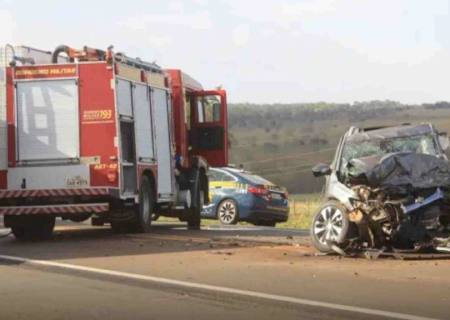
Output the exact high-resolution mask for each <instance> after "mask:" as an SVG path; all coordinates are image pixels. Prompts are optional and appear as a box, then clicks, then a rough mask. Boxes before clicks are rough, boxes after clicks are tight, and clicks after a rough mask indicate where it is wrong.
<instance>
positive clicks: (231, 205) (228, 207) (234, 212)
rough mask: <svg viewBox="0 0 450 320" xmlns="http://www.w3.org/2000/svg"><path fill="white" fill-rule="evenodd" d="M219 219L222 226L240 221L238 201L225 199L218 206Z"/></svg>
mask: <svg viewBox="0 0 450 320" xmlns="http://www.w3.org/2000/svg"><path fill="white" fill-rule="evenodd" d="M217 218H218V219H219V221H220V223H222V224H227V225H230V224H236V223H238V221H239V214H238V208H237V204H236V201H234V200H233V199H225V200H223V201H222V202H221V203H219V205H218V206H217Z"/></svg>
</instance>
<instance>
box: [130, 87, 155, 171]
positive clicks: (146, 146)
mask: <svg viewBox="0 0 450 320" xmlns="http://www.w3.org/2000/svg"><path fill="white" fill-rule="evenodd" d="M133 106H134V125H135V132H136V133H135V136H136V156H137V159H138V162H147V163H153V161H154V160H155V154H154V150H153V122H152V112H151V104H150V90H149V88H148V87H147V86H146V85H142V84H136V85H135V86H134V87H133Z"/></svg>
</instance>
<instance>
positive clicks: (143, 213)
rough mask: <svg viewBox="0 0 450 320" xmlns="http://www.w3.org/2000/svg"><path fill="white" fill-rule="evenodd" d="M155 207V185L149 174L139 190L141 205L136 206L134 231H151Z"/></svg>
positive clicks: (143, 178)
mask: <svg viewBox="0 0 450 320" xmlns="http://www.w3.org/2000/svg"><path fill="white" fill-rule="evenodd" d="M154 208H155V193H154V190H153V185H152V183H151V181H150V178H149V177H148V176H143V177H142V180H141V188H140V191H139V205H138V206H137V208H136V217H135V221H133V226H132V229H133V230H132V231H134V232H138V233H147V232H150V230H151V226H152V218H153V216H154V215H153V213H154V212H153V210H154Z"/></svg>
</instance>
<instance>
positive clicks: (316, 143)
mask: <svg viewBox="0 0 450 320" xmlns="http://www.w3.org/2000/svg"><path fill="white" fill-rule="evenodd" d="M406 122H409V123H418V122H432V123H434V124H435V125H436V127H437V128H438V129H439V130H441V131H447V132H450V103H446V102H441V103H436V104H423V105H402V104H400V103H397V102H392V101H371V102H356V103H353V104H328V103H311V104H287V105H286V104H285V105H283V104H271V105H256V104H232V105H230V106H229V127H230V140H231V149H230V153H231V161H230V162H231V163H233V164H235V165H239V164H243V165H244V167H245V168H246V169H248V170H251V171H254V172H256V173H259V174H261V175H263V176H265V177H267V178H268V179H269V180H271V181H273V182H275V183H277V184H280V185H283V186H285V187H287V188H288V190H289V192H291V193H310V192H317V191H320V190H321V188H322V185H323V180H321V179H316V178H314V177H312V174H311V167H312V166H313V165H314V164H316V163H317V162H325V163H329V162H331V159H332V157H333V154H334V150H335V147H336V144H337V142H338V140H339V138H340V136H341V135H342V134H343V133H344V132H345V131H346V130H347V129H348V127H349V126H351V125H355V126H362V127H371V126H378V125H391V124H399V123H406Z"/></svg>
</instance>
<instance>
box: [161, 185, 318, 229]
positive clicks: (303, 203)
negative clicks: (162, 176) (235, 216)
mask: <svg viewBox="0 0 450 320" xmlns="http://www.w3.org/2000/svg"><path fill="white" fill-rule="evenodd" d="M320 203H321V201H320V194H318V193H310V194H294V195H292V194H291V195H289V206H290V213H289V220H288V221H286V222H284V223H278V224H277V227H278V228H293V229H309V227H310V226H311V221H312V217H313V214H314V212H315V211H316V210H317V208H318V207H319V205H320ZM158 221H161V222H177V221H179V220H178V219H177V218H168V217H160V218H159V220H158ZM217 224H219V222H218V221H217V220H210V219H202V225H203V226H209V225H217ZM239 224H241V225H245V224H247V223H246V222H240V223H239Z"/></svg>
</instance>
